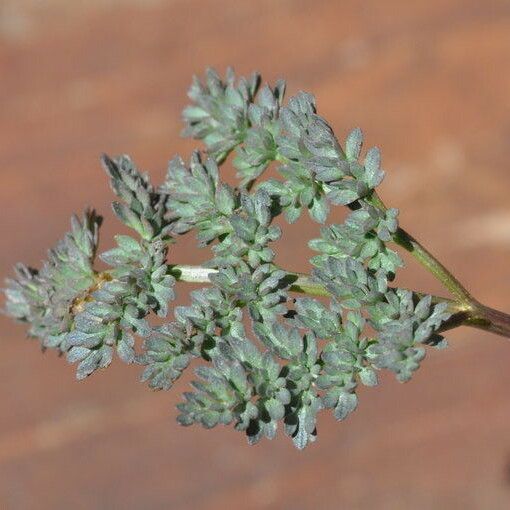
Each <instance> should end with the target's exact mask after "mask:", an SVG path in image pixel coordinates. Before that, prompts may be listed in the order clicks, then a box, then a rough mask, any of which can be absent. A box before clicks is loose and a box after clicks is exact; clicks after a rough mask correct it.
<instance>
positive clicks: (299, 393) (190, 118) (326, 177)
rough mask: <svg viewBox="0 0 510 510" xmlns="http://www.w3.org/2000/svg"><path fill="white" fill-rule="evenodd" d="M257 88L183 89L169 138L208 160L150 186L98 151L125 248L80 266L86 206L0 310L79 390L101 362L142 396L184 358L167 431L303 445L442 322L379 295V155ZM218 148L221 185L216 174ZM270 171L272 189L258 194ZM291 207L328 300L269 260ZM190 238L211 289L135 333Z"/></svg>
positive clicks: (385, 292) (433, 339)
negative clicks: (132, 377) (224, 432)
mask: <svg viewBox="0 0 510 510" xmlns="http://www.w3.org/2000/svg"><path fill="white" fill-rule="evenodd" d="M259 81H260V79H259V76H258V75H257V74H254V75H253V76H252V77H251V78H249V79H245V78H240V79H239V80H236V77H235V75H234V74H233V72H232V71H231V70H229V71H228V72H227V77H226V79H225V81H223V80H222V79H221V78H220V77H219V76H218V74H217V73H216V72H215V71H212V70H209V71H207V75H206V79H205V83H204V84H203V83H202V82H201V81H200V80H198V79H195V80H194V82H193V85H192V87H191V89H190V92H189V96H190V98H191V99H192V101H193V104H192V105H191V106H189V107H187V108H186V109H185V110H184V113H183V117H184V121H185V123H186V129H185V133H186V134H187V135H190V136H192V137H194V138H196V139H199V140H202V141H203V142H204V143H205V145H206V148H207V150H208V153H207V155H205V156H202V155H201V154H200V153H199V152H195V153H194V154H193V155H192V157H191V162H190V164H189V165H187V164H186V163H185V162H184V161H183V160H182V159H181V158H179V157H176V158H174V159H172V160H171V161H170V164H169V167H168V173H167V176H166V179H165V181H164V182H163V183H162V184H161V185H160V186H154V185H152V184H151V182H150V180H149V178H148V176H147V175H145V174H142V173H141V172H140V171H139V170H138V169H137V168H136V167H135V166H134V164H133V162H132V161H131V160H130V159H129V158H128V157H127V156H121V157H119V158H115V159H110V158H108V157H106V156H105V157H103V164H104V167H105V170H106V172H107V174H108V176H109V177H110V180H111V185H112V189H113V191H114V193H115V194H116V195H117V197H118V199H119V200H118V201H116V202H114V203H113V210H114V213H115V214H116V216H117V217H118V218H119V219H120V220H121V222H123V223H124V224H125V225H126V226H127V227H129V228H130V229H132V230H133V234H134V237H131V236H128V235H119V236H116V238H115V240H116V246H115V247H114V248H113V249H110V250H109V251H107V252H104V253H102V254H101V255H100V258H101V259H102V260H103V261H104V262H106V263H107V264H108V265H109V266H110V269H108V270H107V271H103V272H97V271H96V270H95V269H94V261H95V257H96V251H97V241H98V228H99V226H100V223H101V221H100V218H99V217H97V216H96V215H95V213H94V212H92V211H87V212H86V213H85V215H84V217H83V219H82V220H79V219H77V218H73V220H72V230H71V232H70V233H68V234H66V236H65V237H64V239H63V240H62V241H61V242H60V243H59V244H58V245H57V247H56V248H55V249H54V250H51V251H50V253H49V258H48V261H47V262H45V263H44V265H43V267H42V269H41V270H40V271H37V270H35V269H31V268H27V267H25V266H23V265H19V266H17V268H16V278H15V279H13V280H9V281H8V287H7V289H6V297H7V304H6V311H7V313H8V314H9V315H11V316H12V317H14V318H16V319H18V320H20V321H23V322H26V323H28V325H29V335H30V336H32V337H36V338H38V339H39V340H40V341H41V344H42V346H43V347H44V348H54V349H57V350H58V351H59V352H61V353H64V354H65V355H66V357H67V359H68V360H69V361H70V362H73V363H78V365H77V376H78V378H83V377H86V376H88V375H90V374H91V373H93V372H94V371H95V370H97V369H99V368H104V367H106V366H108V365H109V364H110V363H111V361H112V358H113V355H114V353H115V352H116V353H117V355H118V356H119V358H120V359H121V360H123V361H125V362H127V363H137V364H140V365H143V367H144V369H143V373H142V376H141V378H142V380H143V381H146V382H147V383H148V384H149V386H150V387H151V388H153V389H161V390H168V389H169V388H170V387H171V386H172V385H173V383H174V382H175V381H176V380H177V379H178V378H179V377H180V375H181V374H182V373H183V371H184V370H185V369H186V368H187V367H188V366H189V364H190V363H191V362H192V360H193V359H200V360H202V362H201V363H199V364H198V366H197V368H196V369H195V372H196V375H197V377H198V379H197V380H196V381H194V382H193V383H192V385H193V388H194V391H192V392H189V393H185V395H184V397H185V398H184V402H183V403H181V404H179V406H178V408H179V410H180V413H181V414H180V415H179V422H180V423H181V424H183V425H190V424H192V423H200V424H202V425H203V426H205V427H207V428H210V427H214V426H215V425H217V424H220V423H221V424H230V423H232V424H234V426H235V428H236V429H238V430H241V431H244V432H245V433H246V434H247V436H248V440H249V442H250V443H256V442H257V441H259V440H260V439H261V438H263V437H267V438H273V437H274V436H275V434H276V432H277V429H278V426H279V424H282V425H283V429H284V431H285V433H286V434H288V435H289V436H290V437H291V438H292V440H293V442H294V444H295V445H296V446H297V447H298V448H303V447H304V446H306V445H307V444H308V443H309V442H311V441H313V440H314V439H315V437H316V420H317V414H318V411H319V410H321V409H324V408H330V409H332V410H333V414H334V416H335V417H336V418H337V419H338V420H343V419H345V418H346V417H347V416H348V415H349V414H350V413H351V412H352V411H353V410H354V409H355V408H356V406H357V405H358V397H357V394H356V390H357V387H358V385H359V384H360V383H361V384H363V385H366V386H374V385H376V384H377V371H378V370H380V369H388V370H391V371H393V372H394V373H395V374H396V376H397V378H398V379H399V380H400V381H406V380H408V379H409V378H410V377H411V376H412V374H413V372H414V371H415V370H416V369H417V368H418V367H419V363H420V361H421V360H422V358H423V357H424V355H425V349H424V346H425V345H427V344H430V345H435V346H441V345H442V343H443V342H442V339H441V337H440V336H439V335H438V331H439V330H440V328H441V326H442V325H443V324H444V322H445V321H446V320H448V318H449V316H450V314H449V313H448V311H447V306H446V303H444V302H441V303H433V302H432V300H431V297H430V296H421V297H418V296H417V295H416V294H414V293H412V292H410V291H405V290H401V289H394V288H392V287H390V286H389V283H390V282H391V281H392V280H393V279H394V276H395V273H396V271H397V269H398V268H399V267H401V266H402V265H403V263H402V260H401V259H400V257H399V256H398V254H397V253H396V252H395V251H394V250H393V249H392V248H391V243H392V240H393V237H394V235H395V234H396V233H397V230H398V211H397V210H396V209H386V208H385V207H384V206H383V205H382V204H381V203H380V202H378V201H377V199H376V195H375V194H374V189H375V188H376V187H377V185H378V184H380V182H381V181H382V178H383V176H384V172H383V171H382V169H381V162H380V154H379V151H378V149H369V150H368V151H367V152H366V154H365V156H364V157H363V158H362V155H361V149H362V143H363V137H362V134H361V131H360V130H359V129H355V130H353V131H352V132H351V133H350V134H349V135H348V136H347V138H346V140H345V143H344V144H343V146H342V145H341V144H340V143H339V142H338V140H337V138H336V137H335V135H334V133H333V130H332V128H331V127H330V126H329V125H328V123H327V122H326V121H325V120H324V119H323V118H322V117H321V116H320V115H319V114H318V113H317V109H316V104H315V99H314V97H313V96H312V95H310V94H307V93H304V92H299V93H298V94H297V95H296V96H294V97H292V98H290V99H289V101H288V102H287V103H286V104H285V103H284V92H285V83H284V82H283V81H279V82H278V83H277V84H276V86H275V87H274V88H271V87H270V86H268V85H266V86H264V87H262V88H261V90H260V92H259V93H258V95H257V90H258V87H259ZM231 151H235V157H234V158H233V165H234V167H235V168H236V170H237V174H238V177H239V179H240V183H239V186H237V187H234V186H230V185H228V184H226V183H225V182H223V181H222V179H221V177H220V172H219V165H220V164H221V163H222V162H223V161H224V160H225V159H226V157H227V156H228V154H229V153H230V152H231ZM271 163H276V169H277V171H278V172H279V175H280V178H279V179H269V180H265V181H261V182H259V183H257V182H256V180H257V179H258V178H260V177H261V175H262V173H263V172H264V170H265V169H266V168H267V167H268V166H269V165H270V164H271ZM338 205H344V206H347V207H348V209H349V213H348V216H347V218H346V220H345V221H344V223H341V224H338V223H336V224H326V222H327V218H328V214H329V211H330V209H331V208H332V207H335V206H338ZM304 210H306V211H308V213H309V215H310V216H311V218H312V219H314V220H315V221H316V222H318V223H320V224H325V225H324V226H322V227H321V229H320V236H319V237H318V238H317V239H313V240H312V241H310V247H311V248H312V249H313V250H315V251H316V252H318V254H317V255H315V256H314V257H313V258H312V259H311V264H312V266H313V270H312V273H311V274H312V275H311V278H312V281H313V282H314V283H316V284H321V285H322V286H323V288H325V289H327V291H328V292H329V299H328V301H329V303H327V304H325V302H323V301H319V300H318V299H316V298H313V297H304V298H298V299H292V298H291V297H290V294H289V292H291V286H292V284H293V282H294V280H295V279H296V276H295V275H293V274H292V273H289V272H287V271H285V270H284V269H282V268H280V267H278V266H277V265H276V264H275V262H274V258H275V252H274V248H273V245H272V243H274V242H275V241H277V240H278V239H279V238H280V236H281V229H280V227H279V226H277V225H275V224H274V220H275V218H276V217H277V216H278V215H280V214H283V216H284V218H285V219H286V220H287V221H288V222H294V221H296V220H297V219H298V218H299V216H300V215H301V212H303V211H304ZM192 230H193V231H195V234H196V236H197V239H198V242H199V246H200V247H209V248H211V251H212V257H211V258H209V259H208V260H207V261H206V262H204V266H205V267H208V268H211V273H210V277H209V279H210V285H209V286H207V287H204V288H203V289H199V290H195V291H193V292H192V293H191V296H190V303H189V305H187V306H178V307H175V308H174V310H173V318H172V319H171V320H167V319H165V320H166V322H164V323H163V324H162V325H159V326H157V327H154V326H151V324H150V322H149V321H148V317H149V315H150V314H151V313H154V314H157V315H159V316H160V317H162V318H165V317H167V315H168V308H169V302H170V301H171V300H173V299H174V286H175V283H176V279H179V271H178V268H173V267H172V266H171V265H169V264H168V263H167V256H168V250H169V246H171V242H173V241H175V239H176V238H177V237H178V236H180V235H183V234H185V233H187V232H189V231H192ZM176 262H177V261H173V260H172V263H174V264H175V263H176ZM305 290H306V289H305ZM137 337H142V341H141V342H139V345H138V346H137Z"/></svg>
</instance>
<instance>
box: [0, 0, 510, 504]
mask: <svg viewBox="0 0 510 510" xmlns="http://www.w3.org/2000/svg"><path fill="white" fill-rule="evenodd" d="M509 54H510V4H509V3H508V2H507V1H504V0H502V1H500V2H497V1H487V0H485V1H475V0H469V1H468V0H448V1H446V0H443V1H434V0H427V1H412V2H410V1H408V0H401V1H397V0H393V1H381V0H374V1H365V2H359V1H319V0H313V1H304V0H294V1H292V0H271V1H269V0H258V1H256V2H255V1H241V0H237V1H236V0H232V1H227V0H224V1H205V0H202V1H198V0H193V1H192V0H167V1H164V0H151V1H149V0H108V1H106V0H104V1H101V0H88V1H87V2H79V1H69V0H46V1H45V2H39V1H36V0H1V1H0V212H1V214H0V239H1V241H0V243H1V250H0V275H1V276H2V277H3V276H6V275H7V274H9V273H10V269H11V266H12V265H13V264H14V263H15V262H16V261H18V260H24V261H25V262H28V263H31V264H38V263H39V261H40V260H41V259H42V258H43V257H44V254H45V250H46V248H47V247H49V246H50V245H51V243H53V242H54V241H55V240H56V239H57V238H58V237H59V236H60V235H61V233H62V232H63V231H64V230H65V229H66V228H67V225H68V217H69V216H70V214H71V213H72V212H73V211H75V210H76V211H80V210H81V209H83V208H84V207H85V206H86V205H87V204H93V205H95V206H96V207H97V208H98V209H99V210H100V211H101V212H102V213H104V214H105V216H106V227H105V229H104V239H105V243H106V244H105V245H106V246H107V245H108V243H110V241H109V239H110V238H111V235H112V234H113V233H114V232H115V231H116V230H117V229H118V226H117V224H116V223H115V221H114V220H113V218H112V214H111V213H110V212H109V211H110V210H109V202H110V200H111V195H110V192H109V190H108V187H107V183H106V179H105V177H104V175H103V174H102V171H101V169H100V167H99V164H98V156H99V154H100V153H101V152H102V151H108V152H111V153H113V154H115V153H119V152H129V153H130V154H131V155H132V156H133V157H134V159H135V160H136V161H137V162H138V164H139V165H140V166H142V167H144V168H146V169H149V170H151V172H152V174H153V175H154V176H155V177H157V178H160V177H161V176H162V175H163V172H164V167H165V165H166V161H167V160H168V159H169V158H170V157H171V156H173V155H174V154H175V153H182V154H188V153H189V151H190V150H191V148H192V147H193V145H194V144H193V143H192V142H189V141H183V140H181V139H180V138H179V131H180V128H181V125H180V121H179V113H180V110H181V108H182V107H183V106H184V104H185V101H186V100H185V91H186V89H187V86H188V84H189V81H190V77H191V75H192V73H194V72H201V71H202V70H203V68H204V67H205V66H206V65H214V66H217V67H218V68H219V69H221V70H223V69H224V68H225V67H226V66H227V65H229V64H231V65H233V66H235V68H236V69H237V70H238V71H239V72H249V71H251V70H253V69H258V70H260V71H262V72H263V74H264V77H265V78H266V79H268V80H274V79H275V78H277V77H280V76H283V77H285V78H287V79H288V83H289V89H290V92H291V93H293V92H296V91H297V90H298V89H305V90H311V91H313V92H314V93H315V94H316V96H317V100H318V104H319V109H320V112H321V113H322V114H323V115H324V116H325V117H326V118H327V119H328V120H329V121H330V122H331V123H332V125H333V126H334V127H335V129H336V132H337V133H338V134H339V135H340V136H343V135H344V134H346V133H347V131H348V130H349V129H350V128H352V127H354V126H356V125H360V126H362V127H364V130H365V134H366V137H367V140H368V143H369V144H377V145H379V146H380V147H382V151H383V158H384V166H385V168H386V169H387V171H388V178H387V180H386V181H385V183H384V185H383V186H382V188H383V189H382V195H383V197H384V199H385V201H386V202H387V203H388V204H391V205H392V206H396V207H399V208H400V209H401V211H402V216H401V217H402V222H403V224H404V225H405V226H406V227H408V229H409V230H410V231H411V232H412V233H413V234H415V235H416V236H418V237H419V238H421V239H426V240H427V245H428V246H429V247H430V248H431V249H432V250H433V251H434V252H436V253H437V254H438V255H439V256H440V258H441V259H442V260H444V261H445V262H446V264H447V265H451V266H453V267H454V268H455V272H456V274H457V275H458V276H459V277H460V278H461V279H462V280H463V281H465V282H466V283H467V284H468V286H469V288H470V289H471V290H472V291H473V293H474V294H475V295H476V296H477V297H478V298H479V299H480V300H482V301H485V302H487V303H488V304H491V305H493V306H495V307H499V308H501V309H506V310H509V309H510V297H509V290H508V281H509V276H510V263H509V254H510V205H509V204H508V189H509V187H510V175H509V160H510V144H509V137H510V109H509V106H510V72H509V70H508V69H509V67H508V61H509ZM314 228H315V227H314V226H313V225H311V224H310V223H308V222H305V224H304V227H299V228H296V227H295V228H291V229H290V230H289V231H288V233H287V234H286V237H285V241H286V242H285V243H282V244H281V245H280V251H279V253H280V255H279V256H280V260H281V261H282V263H285V265H286V266H287V267H289V268H291V269H297V270H305V269H306V266H305V262H306V256H307V255H308V252H307V251H306V250H302V249H301V247H302V246H303V244H304V237H305V234H306V236H307V237H309V236H311V235H312V234H313V232H314V230H313V229H314ZM191 247H192V243H191V242H189V241H186V242H184V244H183V246H181V247H180V248H177V249H176V251H175V252H174V260H173V261H174V262H198V261H199V260H200V258H202V257H204V256H205V254H201V253H198V252H196V251H193V250H191ZM403 280H404V281H405V282H407V284H408V285H413V286H415V287H416V288H419V289H426V290H430V291H439V288H438V287H437V285H436V284H435V283H434V282H432V280H431V279H430V278H429V277H428V276H427V275H426V274H425V273H424V272H423V271H422V270H421V269H420V268H416V267H415V266H414V265H413V266H412V268H410V269H408V270H406V273H405V274H404V277H403ZM181 296H182V297H181V298H180V299H181V302H185V300H186V292H182V293H181ZM0 321H1V322H0V327H1V329H0V331H1V349H0V508H2V509H8V510H18V509H30V510H32V509H69V508H73V509H77V510H79V509H105V510H106V509H140V508H144V509H151V510H153V509H169V508H171V509H175V510H181V509H223V508H244V509H278V510H280V509H293V510H301V509H302V510H308V509H337V508H345V509H372V508H377V509H379V510H386V509H391V510H395V509H410V508H412V509H415V510H421V509H431V508H438V509H463V510H472V509H506V508H510V432H509V425H510V424H509V421H510V392H509V388H510V369H509V367H510V344H508V342H506V341H504V340H502V339H499V338H497V337H493V336H489V335H487V334H483V333H480V332H478V331H475V330H468V329H463V330H459V331H455V332H454V333H452V334H451V335H450V340H451V342H450V345H451V347H450V348H449V349H448V350H446V351H443V352H431V353H430V355H429V356H428V359H427V360H426V362H425V363H424V365H423V368H422V369H421V370H420V371H419V372H418V374H417V375H416V377H415V378H414V380H413V381H412V382H411V383H409V384H406V385H400V384H398V383H396V382H395V381H394V380H393V379H392V378H391V377H383V378H382V384H381V385H380V387H378V388H375V389H362V390H361V391H360V396H361V404H360V408H359V410H358V411H357V412H356V413H355V414H354V415H353V416H352V417H351V418H349V420H348V421H347V422H345V423H342V424H338V423H335V422H334V420H333V419H332V418H331V417H330V416H328V415H327V414H326V413H325V414H324V415H323V416H321V418H320V422H319V427H320V430H319V441H318V443H316V444H315V445H313V446H312V447H310V448H308V449H307V450H306V451H305V452H297V451H296V450H294V448H293V447H292V445H291V444H290V442H289V441H288V440H287V439H286V438H284V437H283V436H281V437H279V438H278V439H277V440H275V441H273V442H265V443H263V444H261V445H259V446H257V447H248V446H247V445H246V444H245V441H244V438H243V437H242V435H241V434H239V433H237V432H234V431H232V430H230V429H218V430H215V431H203V430H201V429H199V428H186V429H185V428H181V427H179V426H178V425H177V424H176V423H175V421H174V418H175V415H176V412H175V410H174V405H175V403H176V402H177V401H178V400H179V393H180V392H181V391H182V390H184V389H185V388H186V387H187V380H184V381H181V382H180V383H179V384H177V386H176V388H175V389H174V391H172V392H169V393H152V392H150V391H148V389H147V388H146V387H144V385H142V384H140V383H138V382H137V376H138V373H137V370H136V369H135V368H133V367H125V366H120V365H119V364H118V363H116V364H115V366H113V367H111V368H110V369H109V370H108V371H107V372H104V373H101V374H99V375H96V376H94V377H92V378H90V379H89V380H87V381H85V382H82V383H77V382H76V381H75V380H74V376H73V368H72V367H70V366H68V365H67V364H66V363H65V361H64V360H61V359H58V358H57V357H56V356H55V355H54V354H52V353H48V354H46V355H44V356H42V355H41V354H40V352H39V350H38V348H37V345H36V343H34V342H30V341H27V340H24V329H23V327H21V326H18V325H14V324H13V323H11V322H10V321H8V320H6V319H5V318H1V319H0Z"/></svg>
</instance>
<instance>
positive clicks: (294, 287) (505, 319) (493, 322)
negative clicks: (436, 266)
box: [171, 265, 510, 338]
mask: <svg viewBox="0 0 510 510" xmlns="http://www.w3.org/2000/svg"><path fill="white" fill-rule="evenodd" d="M171 273H172V275H173V276H174V277H175V278H176V279H177V280H178V281H181V282H188V283H210V281H211V280H210V275H211V274H214V273H217V269H210V268H205V267H202V266H188V265H174V266H172V267H171ZM290 275H291V277H292V278H293V280H294V281H293V283H292V284H291V286H290V289H289V290H290V291H292V292H297V293H300V294H308V295H311V296H324V297H329V296H330V293H329V292H328V291H327V290H326V289H325V288H324V286H322V285H320V284H319V283H316V282H314V281H313V280H312V279H311V278H310V277H309V276H308V275H306V274H302V273H290ZM414 294H415V296H416V297H417V298H420V297H422V296H423V294H421V293H419V292H414ZM432 301H433V302H434V303H440V302H447V303H448V309H449V310H450V312H451V313H452V316H451V317H450V319H448V321H446V323H445V324H444V325H443V327H442V328H441V331H447V330H450V329H454V328H457V327H459V326H470V327H473V328H476V329H481V330H484V331H489V332H491V333H495V334H497V335H501V336H504V337H507V338H510V315H508V314H506V313H504V312H500V311H498V310H494V309H492V308H488V307H486V306H484V305H481V304H479V303H476V302H475V301H473V304H472V308H467V307H466V305H465V304H464V303H459V302H458V301H456V300H452V299H448V298H445V297H441V296H432Z"/></svg>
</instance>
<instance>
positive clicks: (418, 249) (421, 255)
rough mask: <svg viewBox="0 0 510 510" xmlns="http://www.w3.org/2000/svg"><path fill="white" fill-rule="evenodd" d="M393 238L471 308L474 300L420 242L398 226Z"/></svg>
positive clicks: (467, 307)
mask: <svg viewBox="0 0 510 510" xmlns="http://www.w3.org/2000/svg"><path fill="white" fill-rule="evenodd" d="M393 240H394V242H395V243H396V244H398V245H399V246H401V247H402V248H404V249H405V250H407V251H408V252H409V253H410V254H411V255H412V256H413V257H414V258H415V259H416V260H417V261H418V262H419V263H420V264H421V265H422V266H423V267H425V268H426V269H427V270H428V271H430V272H431V273H432V274H433V275H434V276H435V277H436V278H437V279H438V280H439V281H440V282H441V283H442V284H443V285H444V287H445V288H446V289H448V290H449V291H450V292H451V293H452V295H453V296H454V297H455V299H457V300H458V301H459V302H460V303H463V304H464V305H465V306H466V309H469V308H472V303H473V301H474V299H473V297H472V296H471V294H470V293H469V292H468V291H467V290H466V289H465V287H464V286H463V285H462V284H461V283H460V282H459V280H457V278H455V276H453V275H452V274H451V273H450V271H448V269H446V267H445V266H443V264H441V262H439V260H437V259H436V257H434V256H433V255H432V254H431V253H430V252H429V251H428V250H427V249H426V248H425V247H424V246H423V245H422V244H420V243H419V242H418V241H417V240H416V239H415V238H414V237H413V236H411V235H410V234H408V233H407V232H406V231H405V230H404V229H402V228H399V229H398V230H397V232H396V233H395V235H394V236H393Z"/></svg>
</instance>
